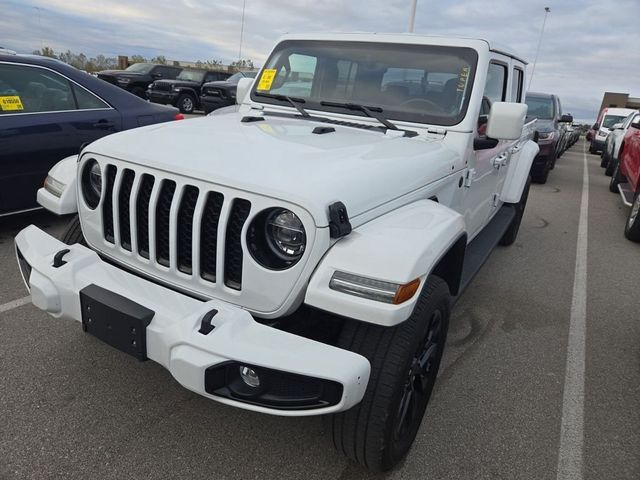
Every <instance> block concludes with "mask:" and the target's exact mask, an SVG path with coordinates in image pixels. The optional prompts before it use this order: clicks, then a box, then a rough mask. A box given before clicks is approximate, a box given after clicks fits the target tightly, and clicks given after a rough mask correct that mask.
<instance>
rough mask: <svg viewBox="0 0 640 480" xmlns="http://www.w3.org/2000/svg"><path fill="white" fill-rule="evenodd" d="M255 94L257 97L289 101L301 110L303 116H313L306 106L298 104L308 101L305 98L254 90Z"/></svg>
mask: <svg viewBox="0 0 640 480" xmlns="http://www.w3.org/2000/svg"><path fill="white" fill-rule="evenodd" d="M254 95H255V96H257V97H266V98H273V99H274V100H280V101H281V102H289V103H290V104H291V106H292V107H294V108H295V109H296V110H298V111H299V112H300V115H302V116H303V117H310V116H311V115H309V114H308V113H307V111H306V110H305V109H304V108H302V107H301V106H300V105H298V104H299V103H306V101H305V99H304V98H297V97H288V96H286V95H280V94H279V93H261V92H254Z"/></svg>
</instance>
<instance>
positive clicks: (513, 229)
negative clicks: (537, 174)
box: [499, 176, 531, 247]
mask: <svg viewBox="0 0 640 480" xmlns="http://www.w3.org/2000/svg"><path fill="white" fill-rule="evenodd" d="M529 187H531V176H529V178H527V183H525V185H524V189H523V190H522V195H520V201H519V202H518V203H514V204H513V206H514V208H515V209H516V216H515V217H513V220H512V221H511V225H509V228H507V231H506V232H504V235H502V238H501V239H500V242H499V243H500V245H503V246H505V247H507V246H509V245H512V244H513V242H515V241H516V238H518V231H519V230H520V223H522V217H523V216H524V209H525V208H526V206H527V199H528V198H529Z"/></svg>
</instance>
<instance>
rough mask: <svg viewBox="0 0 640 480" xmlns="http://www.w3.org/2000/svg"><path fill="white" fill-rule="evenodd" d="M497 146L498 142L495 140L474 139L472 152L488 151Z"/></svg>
mask: <svg viewBox="0 0 640 480" xmlns="http://www.w3.org/2000/svg"><path fill="white" fill-rule="evenodd" d="M497 145H498V140H497V139H495V138H474V139H473V149H474V150H489V149H491V148H495V147H496V146H497Z"/></svg>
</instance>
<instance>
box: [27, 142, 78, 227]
mask: <svg viewBox="0 0 640 480" xmlns="http://www.w3.org/2000/svg"><path fill="white" fill-rule="evenodd" d="M77 163H78V155H71V156H70V157H67V158H64V159H62V160H60V161H59V162H58V163H56V164H55V165H54V166H53V167H52V168H51V170H49V176H50V177H53V178H54V179H56V180H57V181H58V182H61V183H63V184H64V185H65V188H64V191H63V192H62V195H60V197H56V196H55V195H53V194H52V193H51V192H49V191H47V190H46V189H45V188H44V187H43V188H40V189H38V193H37V201H38V203H39V204H40V205H41V206H43V207H44V208H46V209H47V210H49V211H50V212H52V213H55V214H56V215H68V214H70V213H76V212H77V211H78V202H77V199H76V169H77Z"/></svg>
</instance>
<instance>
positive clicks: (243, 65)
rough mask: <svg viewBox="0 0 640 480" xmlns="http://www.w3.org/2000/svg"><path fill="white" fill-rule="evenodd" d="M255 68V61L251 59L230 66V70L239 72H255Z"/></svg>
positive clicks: (237, 61)
mask: <svg viewBox="0 0 640 480" xmlns="http://www.w3.org/2000/svg"><path fill="white" fill-rule="evenodd" d="M254 68H255V67H254V66H253V60H250V59H248V58H247V59H241V60H236V61H235V62H232V63H231V65H229V70H232V71H238V70H253V69H254Z"/></svg>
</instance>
